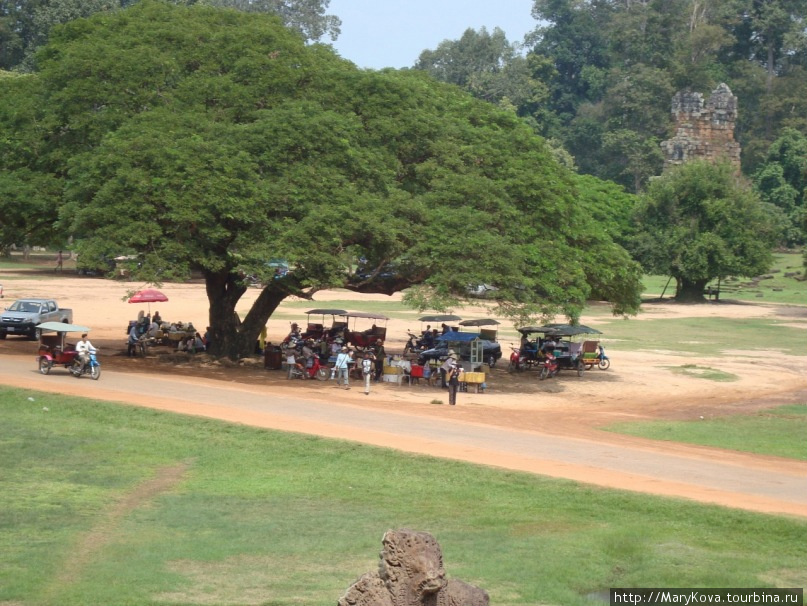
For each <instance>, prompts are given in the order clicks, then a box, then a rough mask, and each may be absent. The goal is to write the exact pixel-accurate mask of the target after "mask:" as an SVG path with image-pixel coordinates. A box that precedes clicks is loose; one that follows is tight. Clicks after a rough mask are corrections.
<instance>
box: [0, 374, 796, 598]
mask: <svg viewBox="0 0 807 606" xmlns="http://www.w3.org/2000/svg"><path fill="white" fill-rule="evenodd" d="M0 402H2V413H3V423H2V424H0V460H2V461H3V468H2V469H3V472H2V475H1V476H0V542H2V549H0V603H9V604H37V605H58V606H72V605H82V606H87V605H104V606H107V605H112V604H114V605H115V606H128V605H133V606H134V605H137V606H145V605H151V604H154V605H157V604H185V605H190V604H216V605H228V604H272V605H278V606H280V605H289V606H292V605H293V606H297V605H299V604H307V605H308V604H310V605H319V604H321V605H326V604H328V605H331V604H333V603H334V602H335V600H336V599H337V598H338V597H339V596H340V595H341V594H342V592H343V591H344V590H345V589H346V588H347V586H348V585H349V584H350V583H352V582H353V580H355V578H356V577H357V576H358V575H360V574H361V573H363V572H365V571H368V570H372V569H374V568H375V566H376V565H377V554H378V551H379V548H380V538H381V535H382V533H383V532H384V531H385V530H387V529H388V528H396V527H410V528H416V529H421V530H427V531H430V532H432V533H433V534H434V535H435V536H436V537H437V539H438V540H439V541H440V542H441V544H442V546H443V549H444V556H445V563H446V567H447V570H448V573H449V575H450V576H452V577H456V578H462V579H464V580H466V581H469V582H472V583H475V584H478V585H481V586H482V587H484V588H485V589H487V590H488V591H489V593H490V595H491V603H492V604H497V605H509V604H571V605H575V604H588V603H590V602H589V600H588V598H587V597H586V596H587V595H589V594H592V593H595V592H599V591H602V590H604V589H607V588H608V587H612V586H636V587H642V586H667V587H681V586H694V587H765V586H767V587H770V586H803V583H804V578H805V575H804V572H805V562H807V544H806V543H805V541H804V537H805V536H806V535H807V522H805V521H803V520H795V519H787V518H781V517H775V516H766V515H756V514H752V513H747V512H741V511H735V510H730V509H724V508H719V507H711V506H701V505H696V504H692V503H689V502H684V501H679V500H670V499H662V498H656V497H648V496H641V495H636V494H629V493H624V492H618V491H610V490H604V489H598V488H592V487H589V486H584V485H579V484H575V483H573V482H567V481H558V480H549V479H545V478H541V477H536V476H532V475H528V474H523V473H513V472H506V471H499V470H494V469H490V468H485V467H480V466H473V465H468V464H463V463H458V462H451V461H445V460H437V459H432V458H428V457H422V456H411V455H404V454H399V453H395V452H393V451H390V450H385V449H379V448H372V447H368V446H362V445H357V444H353V443H348V442H340V441H334V440H325V439H318V438H314V437H305V436H300V435H294V434H287V433H279V432H273V431H265V430H261V429H256V428H250V427H244V426H239V425H231V424H226V423H222V422H217V421H212V420H203V419H196V418H191V417H183V416H178V415H172V414H168V413H161V412H157V411H152V410H145V409H139V408H136V407H130V406H124V405H116V404H110V403H101V402H94V401H88V400H85V399H74V398H67V397H63V396H55V395H46V394H40V393H37V392H31V391H26V390H15V389H6V388H0ZM155 478H157V479H160V482H161V483H159V482H158V483H157V484H156V485H155V484H149V482H152V483H153V482H154V479H155ZM155 486H156V487H155Z"/></svg>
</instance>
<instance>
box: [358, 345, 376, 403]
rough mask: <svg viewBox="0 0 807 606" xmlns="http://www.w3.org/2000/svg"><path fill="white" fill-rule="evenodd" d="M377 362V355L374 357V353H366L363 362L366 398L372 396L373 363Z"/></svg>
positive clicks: (362, 369)
mask: <svg viewBox="0 0 807 606" xmlns="http://www.w3.org/2000/svg"><path fill="white" fill-rule="evenodd" d="M375 361H376V360H375V355H373V352H372V351H368V352H367V353H365V354H364V359H363V360H362V361H361V374H362V378H363V379H364V395H366V396H367V395H370V379H371V378H372V377H373V373H374V368H373V366H374V364H373V363H374V362H375Z"/></svg>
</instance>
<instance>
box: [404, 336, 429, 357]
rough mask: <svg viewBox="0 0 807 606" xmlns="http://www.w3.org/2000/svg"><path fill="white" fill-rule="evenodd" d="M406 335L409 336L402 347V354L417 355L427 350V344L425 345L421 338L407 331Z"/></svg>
mask: <svg viewBox="0 0 807 606" xmlns="http://www.w3.org/2000/svg"><path fill="white" fill-rule="evenodd" d="M406 334H407V335H409V339H407V341H406V345H404V354H408V353H418V352H421V351H423V350H425V349H428V348H429V346H428V343H426V340H425V339H423V337H421V336H418V335H413V334H412V333H411V332H409V331H407V333H406Z"/></svg>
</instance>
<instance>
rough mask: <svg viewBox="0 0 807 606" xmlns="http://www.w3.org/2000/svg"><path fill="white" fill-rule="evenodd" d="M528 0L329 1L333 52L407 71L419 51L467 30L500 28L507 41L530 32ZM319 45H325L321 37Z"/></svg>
mask: <svg viewBox="0 0 807 606" xmlns="http://www.w3.org/2000/svg"><path fill="white" fill-rule="evenodd" d="M532 5H533V0H331V3H330V5H329V6H328V10H327V13H328V14H329V15H336V16H337V17H339V18H340V19H341V20H342V34H341V35H340V36H339V39H338V40H337V41H336V42H335V43H333V45H334V47H335V48H336V50H337V52H338V53H339V54H340V55H341V56H342V57H344V58H345V59H349V60H350V61H353V62H354V63H355V64H356V65H358V66H359V67H370V68H373V69H380V68H382V67H396V68H401V67H412V65H414V63H415V62H416V61H417V58H418V56H419V55H420V53H421V52H422V51H424V50H426V49H432V50H433V49H435V48H437V46H438V45H439V44H440V42H442V41H443V40H457V39H458V38H459V37H460V36H462V33H463V32H464V31H465V30H466V29H468V28H469V27H471V28H473V29H475V30H478V29H480V28H481V27H482V26H484V27H486V28H487V29H488V31H493V28H494V27H500V28H501V29H502V30H504V32H505V34H507V39H508V40H509V41H510V42H521V40H522V38H523V37H524V34H526V33H527V32H528V31H531V30H533V29H535V26H536V25H537V22H536V21H535V20H534V19H533V18H532V16H531V15H530V11H531V10H532ZM322 42H329V40H327V39H323V40H322Z"/></svg>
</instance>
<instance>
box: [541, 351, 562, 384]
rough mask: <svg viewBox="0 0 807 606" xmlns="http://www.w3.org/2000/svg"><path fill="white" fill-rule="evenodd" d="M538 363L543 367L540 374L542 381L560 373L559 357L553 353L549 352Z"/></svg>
mask: <svg viewBox="0 0 807 606" xmlns="http://www.w3.org/2000/svg"><path fill="white" fill-rule="evenodd" d="M538 365H539V366H540V367H541V368H540V370H539V374H538V378H539V379H540V380H541V381H543V380H544V379H551V378H552V377H554V376H555V375H556V374H558V359H557V358H556V357H555V356H554V355H552V354H551V353H547V354H546V356H545V357H543V358H542V359H541V360H539V361H538Z"/></svg>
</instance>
